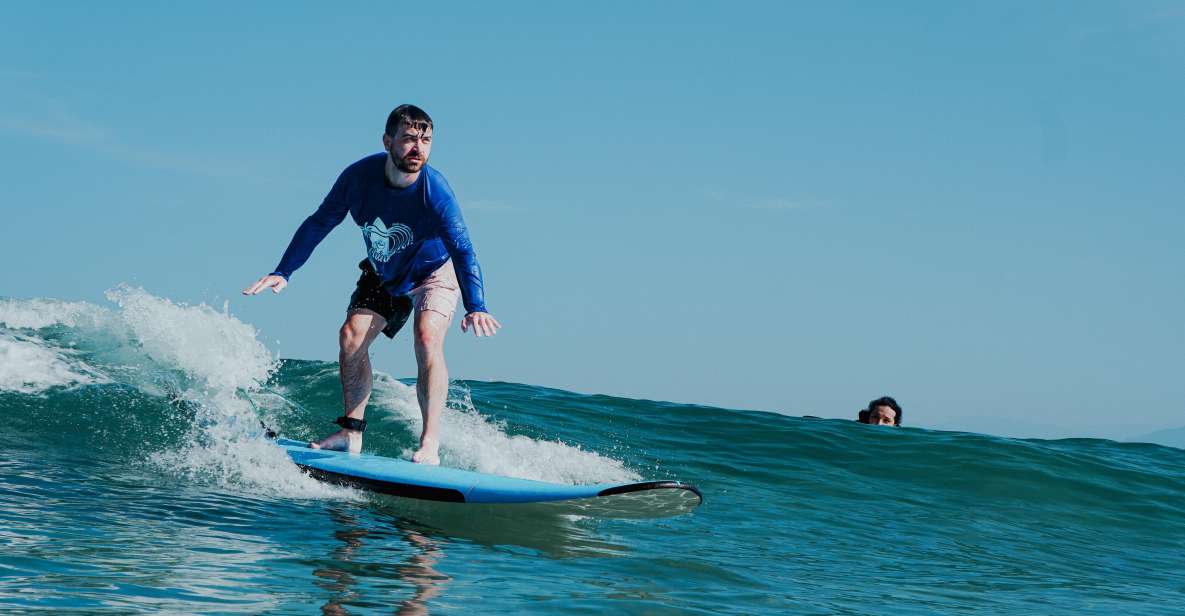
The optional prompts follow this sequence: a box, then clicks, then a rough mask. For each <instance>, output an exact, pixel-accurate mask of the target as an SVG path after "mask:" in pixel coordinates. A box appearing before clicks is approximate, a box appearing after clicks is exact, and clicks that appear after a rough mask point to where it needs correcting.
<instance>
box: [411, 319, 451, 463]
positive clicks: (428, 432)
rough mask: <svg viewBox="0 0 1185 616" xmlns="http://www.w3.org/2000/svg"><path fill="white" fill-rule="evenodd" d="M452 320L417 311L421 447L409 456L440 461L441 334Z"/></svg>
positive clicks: (444, 383) (444, 381) (444, 370)
mask: <svg viewBox="0 0 1185 616" xmlns="http://www.w3.org/2000/svg"><path fill="white" fill-rule="evenodd" d="M450 321H451V319H450V318H449V317H447V316H445V315H443V314H441V313H439V312H436V311H434V310H416V323H415V330H416V331H415V333H416V367H417V369H418V370H417V373H416V397H417V398H419V401H420V416H421V417H423V419H424V429H423V431H422V432H421V433H420V448H419V450H418V451H416V452H415V453H414V454H412V457H411V459H412V460H413V461H415V462H422V463H424V464H440V414H441V412H442V411H443V410H444V403H445V400H446V399H447V398H448V367H447V366H445V364H444V337H445V335H446V334H447V333H448V326H449V323H450Z"/></svg>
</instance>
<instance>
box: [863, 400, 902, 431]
mask: <svg viewBox="0 0 1185 616" xmlns="http://www.w3.org/2000/svg"><path fill="white" fill-rule="evenodd" d="M864 413H867V414H868V415H867V416H865V415H864ZM860 417H861V419H862V420H863V422H864V423H867V424H872V425H874V426H900V425H901V405H899V404H897V401H896V400H894V399H892V398H890V397H888V396H884V397H881V398H877V399H876V400H873V401H872V402H869V403H868V410H866V411H861V412H860Z"/></svg>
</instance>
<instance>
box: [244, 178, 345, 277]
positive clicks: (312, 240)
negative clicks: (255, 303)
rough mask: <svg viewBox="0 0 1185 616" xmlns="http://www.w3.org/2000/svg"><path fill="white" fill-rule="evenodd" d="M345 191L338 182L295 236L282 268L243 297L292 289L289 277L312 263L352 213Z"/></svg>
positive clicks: (282, 260) (278, 266)
mask: <svg viewBox="0 0 1185 616" xmlns="http://www.w3.org/2000/svg"><path fill="white" fill-rule="evenodd" d="M343 190H344V187H343V181H342V179H341V178H338V180H337V182H336V183H335V184H334V185H333V189H332V190H330V191H329V195H327V196H326V197H325V200H324V201H322V202H321V207H318V208H317V211H315V212H313V213H312V214H311V215H309V217H308V218H306V219H305V220H304V222H302V223H301V224H300V227H299V228H297V229H296V233H295V234H294V235H293V236H292V241H291V242H289V243H288V249H287V250H285V251H284V256H283V257H281V258H280V264H279V265H277V266H276V270H275V271H273V272H272V273H270V274H268V275H266V276H264V277H263V278H260V279H259V280H257V281H256V282H255V284H253V285H251V286H249V287H247V288H246V289H243V295H258V294H260V293H262V292H263V291H264V290H265V289H271V290H272V292H273V293H279V292H280V291H283V290H284V287H286V286H288V277H289V276H291V275H292V272H295V271H296V270H298V269H300V266H302V265H304V264H305V261H308V260H309V257H310V256H311V255H312V254H313V249H314V248H316V247H317V244H320V243H321V240H323V239H325V236H326V235H329V232H330V231H332V230H333V228H334V227H336V226H337V225H339V224H340V223H341V221H342V220H344V219H345V217H346V214H347V213H348V212H349V211H350V208H349V206H347V205H346V201H345V199H344V198H342V194H341V193H342V192H343Z"/></svg>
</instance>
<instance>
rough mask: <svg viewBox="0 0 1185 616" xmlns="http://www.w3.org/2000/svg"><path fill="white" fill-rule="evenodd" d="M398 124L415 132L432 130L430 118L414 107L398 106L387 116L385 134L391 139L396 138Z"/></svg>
mask: <svg viewBox="0 0 1185 616" xmlns="http://www.w3.org/2000/svg"><path fill="white" fill-rule="evenodd" d="M400 124H405V125H407V126H410V127H411V128H413V129H415V130H417V131H425V130H428V129H430V128H432V118H431V117H429V116H428V113H427V112H426V111H424V110H423V109H420V108H419V107H416V106H415V105H400V106H398V107H396V108H395V109H393V110H392V111H391V115H389V116H387V128H386V132H387V134H388V135H390V136H391V137H394V136H396V134H397V133H398V132H399V125H400Z"/></svg>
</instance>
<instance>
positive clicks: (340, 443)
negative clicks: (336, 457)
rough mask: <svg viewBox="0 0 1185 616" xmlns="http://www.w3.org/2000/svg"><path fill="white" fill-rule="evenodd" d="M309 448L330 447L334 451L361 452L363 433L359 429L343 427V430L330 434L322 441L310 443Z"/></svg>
mask: <svg viewBox="0 0 1185 616" xmlns="http://www.w3.org/2000/svg"><path fill="white" fill-rule="evenodd" d="M309 449H329V450H333V451H348V452H350V453H361V451H362V433H361V432H359V431H358V430H347V429H345V428H342V429H341V430H338V431H337V432H334V433H333V434H330V435H329V436H327V437H325V438H323V439H321V440H320V441H317V442H315V443H309Z"/></svg>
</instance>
